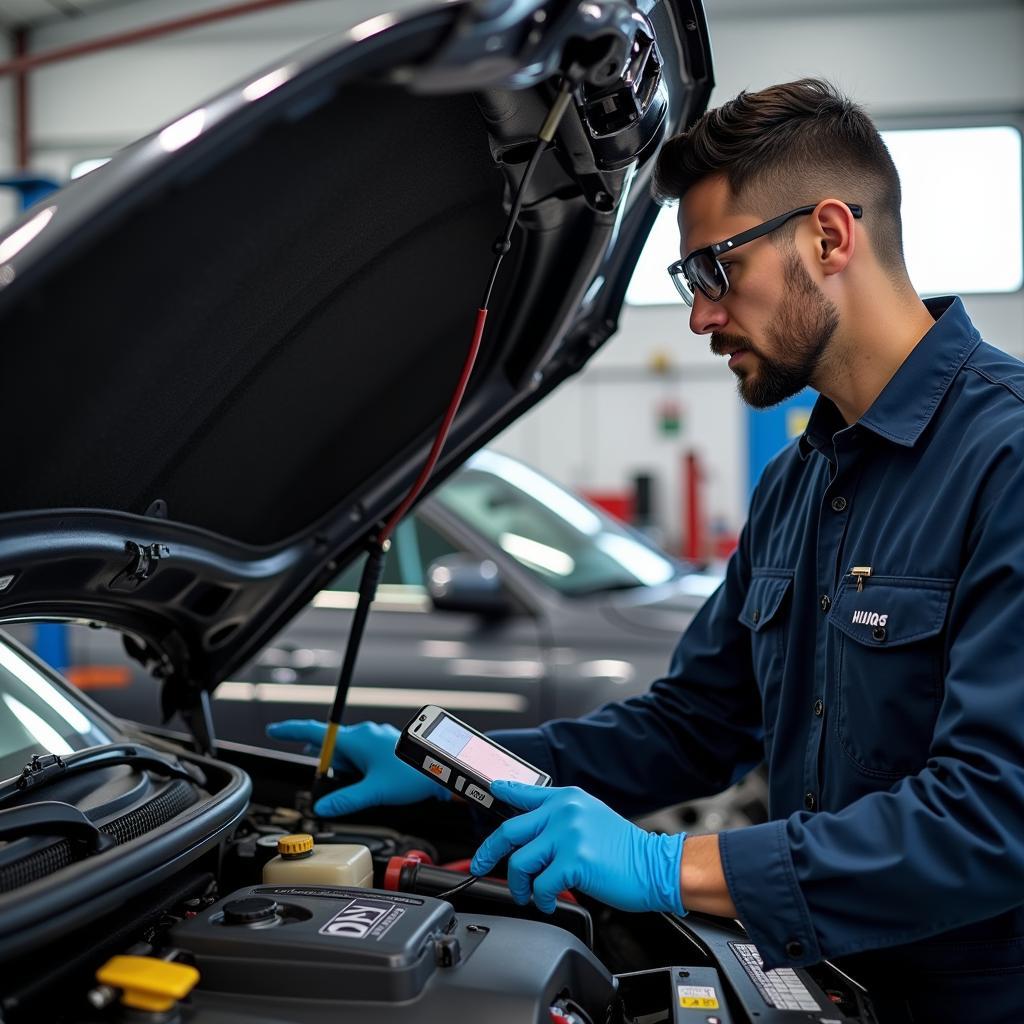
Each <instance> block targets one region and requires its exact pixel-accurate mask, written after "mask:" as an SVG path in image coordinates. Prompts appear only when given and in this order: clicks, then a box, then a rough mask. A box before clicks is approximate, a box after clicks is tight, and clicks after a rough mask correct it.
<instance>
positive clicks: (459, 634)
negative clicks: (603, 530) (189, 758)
mask: <svg viewBox="0 0 1024 1024" xmlns="http://www.w3.org/2000/svg"><path fill="white" fill-rule="evenodd" d="M455 553H463V554H469V555H476V556H478V557H481V558H482V557H486V556H485V555H482V554H481V553H480V552H473V551H467V549H466V547H465V545H464V544H456V543H454V542H453V541H452V540H450V539H449V537H448V536H447V535H445V534H444V533H442V532H441V530H440V529H439V528H438V526H437V524H435V523H432V522H430V521H429V518H428V515H427V514H426V512H425V509H424V508H423V507H421V509H420V510H419V511H417V513H416V514H414V515H413V516H410V517H409V518H408V519H406V520H405V521H404V522H403V523H402V524H401V525H400V526H399V527H398V529H397V531H396V533H395V536H394V537H393V540H392V547H391V550H390V552H389V554H388V559H387V562H386V564H385V569H384V575H383V577H382V580H381V585H380V588H379V590H378V593H377V599H376V600H375V602H374V605H373V609H372V611H371V613H370V617H369V619H368V622H367V627H366V632H365V634H364V637H363V642H362V645H361V648H360V652H359V660H358V662H357V665H356V671H355V678H354V680H353V685H352V688H351V690H350V692H349V696H348V701H347V703H346V712H345V721H346V722H356V721H363V720H373V721H380V722H391V723H392V724H394V725H396V726H402V725H404V724H405V723H406V722H407V721H408V720H409V718H410V717H411V715H412V714H413V712H414V711H416V710H417V709H418V708H419V707H421V706H422V705H423V704H427V703H433V704H440V705H442V706H443V707H446V708H448V709H449V710H450V711H452V712H453V713H454V714H456V715H458V716H459V717H461V718H464V719H465V720H466V721H468V722H469V723H470V724H472V725H474V726H475V727H477V728H479V729H484V730H486V729H494V728H506V727H517V726H524V725H532V724H536V723H538V722H539V721H541V720H542V712H541V704H540V698H541V691H542V682H543V677H544V673H545V659H544V657H543V651H542V647H541V630H540V628H539V627H538V623H537V620H536V618H535V616H534V615H532V614H531V613H530V611H529V610H528V609H526V608H525V607H524V606H523V605H522V602H517V603H516V611H514V612H513V613H512V614H509V615H507V616H503V617H500V618H493V617H492V618H489V617H485V616H482V615H479V614H474V613H471V612H455V611H440V610H438V609H436V608H435V607H434V606H433V604H432V602H431V600H430V596H429V594H428V592H427V588H426V586H425V580H426V572H427V568H428V567H429V565H430V563H431V562H433V561H434V559H436V558H439V557H442V556H445V555H451V554H455ZM361 571H362V559H359V560H357V561H356V562H355V563H354V564H353V565H351V566H350V567H349V568H348V569H347V570H346V571H345V572H343V573H342V574H341V575H340V576H339V577H338V578H337V579H336V580H335V581H334V583H333V584H332V585H331V587H330V588H328V589H326V590H323V591H321V592H320V593H319V594H318V595H317V596H316V597H315V598H314V599H313V601H312V602H311V603H310V605H309V607H307V608H306V610H305V611H303V612H302V613H301V614H300V615H299V616H297V617H296V619H295V620H293V622H292V623H291V624H290V625H289V626H288V627H287V628H286V629H285V630H283V631H282V632H281V633H280V634H279V636H278V637H277V639H276V640H275V641H274V642H273V643H271V644H269V645H268V646H267V647H266V648H264V650H263V651H262V652H261V653H260V655H259V656H258V657H257V658H256V659H255V660H254V661H253V662H252V663H250V664H249V665H248V666H246V668H245V669H244V670H242V671H241V672H239V673H238V674H237V675H236V676H235V677H234V678H233V679H229V680H225V681H224V682H223V683H221V685H220V686H219V687H218V688H217V690H216V692H215V694H214V717H215V721H216V725H217V732H218V735H219V736H221V737H223V738H225V739H236V740H239V741H242V742H252V743H263V742H265V738H264V729H265V726H266V724H267V723H268V722H272V721H277V720H279V719H282V718H292V717H299V718H316V719H323V718H325V717H326V716H327V713H328V711H329V710H330V706H331V703H332V701H333V698H334V690H335V686H336V684H337V679H338V672H339V669H340V666H341V660H342V657H343V655H344V646H345V641H346V638H347V636H348V631H349V628H350V626H351V622H352V617H353V613H354V609H355V606H356V598H357V593H356V590H357V586H358V582H359V575H360V573H361Z"/></svg>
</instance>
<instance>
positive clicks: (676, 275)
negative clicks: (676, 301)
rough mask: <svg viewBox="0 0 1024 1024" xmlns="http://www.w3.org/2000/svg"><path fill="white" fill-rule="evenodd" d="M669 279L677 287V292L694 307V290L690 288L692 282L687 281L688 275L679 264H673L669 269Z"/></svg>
mask: <svg viewBox="0 0 1024 1024" xmlns="http://www.w3.org/2000/svg"><path fill="white" fill-rule="evenodd" d="M668 273H669V277H671V278H672V283H673V284H674V285H675V286H676V291H677V292H679V294H680V295H681V296H682V298H683V302H685V303H686V304H687V305H688V306H692V305H693V289H692V288H691V287H690V282H689V281H688V280H687V279H686V274H685V272H684V271H683V268H682V267H681V266H680V265H679V264H678V263H673V264H672V266H671V267H669V268H668Z"/></svg>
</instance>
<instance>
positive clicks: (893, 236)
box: [652, 78, 906, 277]
mask: <svg viewBox="0 0 1024 1024" xmlns="http://www.w3.org/2000/svg"><path fill="white" fill-rule="evenodd" d="M716 174H721V175H723V176H724V177H725V180H726V182H727V183H728V185H729V190H730V192H731V193H732V197H733V205H734V207H735V208H736V209H737V210H740V211H742V212H744V213H747V212H749V213H754V214H757V215H759V216H761V217H762V218H763V219H765V220H767V219H768V218H769V217H773V216H775V215H776V214H780V213H785V212H786V211H787V210H791V209H794V208H796V207H798V206H804V205H807V204H817V203H819V202H821V200H822V199H826V198H829V197H833V198H836V199H840V200H842V201H843V202H846V203H857V204H859V205H860V206H862V207H863V208H864V217H863V224H864V226H865V228H866V230H867V234H868V237H869V239H870V240H871V246H872V249H873V250H874V252H875V255H876V257H877V259H878V261H879V263H881V264H882V265H883V266H884V267H885V268H886V269H887V270H888V271H889V272H890V273H892V274H895V275H898V276H900V277H903V276H905V275H906V267H905V264H904V259H903V225H902V221H901V219H900V178H899V174H898V172H897V171H896V165H895V164H894V163H893V161H892V157H891V156H890V155H889V150H888V149H887V148H886V146H885V143H884V142H883V141H882V137H881V135H879V133H878V129H877V128H876V127H875V125H874V122H873V121H872V120H871V118H870V117H868V115H867V114H866V113H865V112H864V110H863V108H862V107H860V106H858V105H857V104H856V103H854V102H852V101H851V100H850V99H848V98H847V97H846V96H844V95H843V94H842V93H840V92H839V91H838V90H837V89H836V88H835V86H833V85H831V84H830V83H829V82H825V81H822V80H821V79H817V78H802V79H800V80H799V81H797V82H787V83H785V84H783V85H773V86H771V87H769V88H767V89H762V90H761V91H760V92H741V93H740V94H739V95H738V96H737V97H736V98H735V99H733V100H730V101H729V102H728V103H724V104H723V105H722V106H720V107H717V108H715V109H714V110H708V111H707V112H706V113H704V114H703V115H702V116H701V117H700V118H699V119H698V120H697V121H696V122H695V123H694V124H693V126H692V127H691V128H690V129H689V130H688V131H685V132H683V133H681V134H679V135H676V136H674V137H673V138H671V139H669V140H668V142H666V143H665V145H664V146H663V147H662V150H661V153H660V154H659V155H658V160H657V164H656V166H655V170H654V181H653V186H652V187H653V192H654V196H655V198H656V199H657V200H658V202H660V203H662V204H663V205H668V204H670V203H671V202H673V201H675V200H678V199H682V197H683V196H684V195H685V194H686V193H687V191H688V190H689V189H690V188H692V187H693V186H694V185H695V184H697V182H698V181H701V180H703V179H704V178H707V177H710V176H711V175H716ZM787 229H788V230H787ZM796 229H797V223H796V222H795V221H793V222H791V223H790V224H789V225H787V226H786V227H785V228H783V229H781V230H780V232H779V236H778V237H779V238H780V239H785V238H789V239H792V237H793V234H794V233H795V231H796Z"/></svg>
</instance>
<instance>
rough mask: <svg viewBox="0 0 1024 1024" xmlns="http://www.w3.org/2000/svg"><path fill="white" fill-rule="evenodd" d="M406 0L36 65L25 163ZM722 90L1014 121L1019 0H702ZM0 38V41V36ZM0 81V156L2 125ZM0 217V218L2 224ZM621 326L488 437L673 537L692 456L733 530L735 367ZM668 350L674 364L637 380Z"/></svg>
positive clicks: (150, 14)
mask: <svg viewBox="0 0 1024 1024" xmlns="http://www.w3.org/2000/svg"><path fill="white" fill-rule="evenodd" d="M222 2H223V0H135V2H133V3H132V4H129V5H127V6H126V7H122V8H116V9H113V10H108V11H100V12H96V13H92V14H88V15H86V16H84V17H81V18H76V19H71V20H68V21H65V22H62V23H59V24H55V25H52V26H48V27H46V28H43V29H39V30H37V31H36V32H34V33H33V35H32V38H31V45H32V48H33V49H35V50H48V49H51V48H53V47H55V46H60V45H65V44H67V43H70V42H74V41H76V40H79V39H83V38H95V37H98V36H102V35H106V34H108V33H111V32H115V31H122V30H125V29H129V28H132V27H135V26H138V25H144V24H152V23H154V22H157V21H161V20H166V19H169V18H172V17H178V16H181V15H184V14H188V13H192V12H194V11H199V10H204V9H209V8H211V7H214V6H220V5H221V4H222ZM418 6H420V0H397V2H396V0H310V2H306V3H303V4H299V5H297V6H295V7H290V8H282V9H279V10H276V11H270V12H264V13H262V14H257V15H251V16H248V17H246V18H243V19H239V20H235V21H232V22H230V23H227V24H221V25H216V26H212V27H209V28H203V29H193V30H190V31H187V32H185V33H181V34H179V35H175V36H171V37H168V38H166V39H162V40H158V41H152V42H148V43H143V44H139V45H137V46H133V47H130V48H127V49H124V50H114V51H109V52H106V53H103V54H101V55H95V56H91V57H86V58H81V59H78V60H75V61H72V62H68V63H66V64H63V65H58V66H53V67H48V68H44V69H41V70H39V71H38V72H35V73H34V74H33V75H32V116H31V131H32V136H33V140H34V146H35V166H36V169H39V170H45V171H48V172H50V173H52V174H55V175H63V174H66V172H67V170H68V169H69V167H70V166H71V164H72V163H74V162H75V161H77V160H79V159H83V158H87V157H92V156H100V155H104V154H105V153H109V152H110V151H111V150H112V149H114V148H116V147H118V146H120V145H123V144H124V143H126V142H128V141H130V140H131V139H133V138H135V137H137V136H139V135H142V134H144V133H146V132H148V131H151V130H153V129H154V128H156V127H158V126H159V125H161V124H162V123H164V122H166V121H168V120H170V119H172V118H173V117H174V116H176V115H177V114H179V113H181V112H182V111H184V110H186V109H188V108H189V107H190V106H191V105H193V104H196V103H199V102H201V101H202V100H203V99H205V98H206V97H207V96H209V95H210V94H212V93H215V92H217V91H218V90H219V89H220V88H222V87H223V86H225V85H227V84H229V83H230V82H232V81H235V80H237V79H239V78H241V77H243V76H246V75H248V74H250V73H252V72H253V71H255V70H257V69H258V68H259V67H261V66H263V65H265V64H268V63H270V62H271V61H273V60H274V59H276V58H277V57H279V56H282V55H283V54H285V53H287V52H288V51H290V50H292V49H295V48H297V47H298V46H300V45H302V44H304V43H305V42H307V41H310V40H312V39H315V38H318V37H320V36H322V35H324V34H327V33H328V32H330V31H333V30H336V29H340V28H343V27H346V26H348V25H351V24H355V23H357V22H358V21H360V20H362V19H363V18H365V17H369V16H372V15H373V14H375V13H378V12H379V11H380V10H383V9H392V10H395V9H403V8H409V7H418ZM707 6H708V8H709V13H710V23H711V34H712V40H713V45H714V51H715V66H716V74H717V80H718V86H717V87H716V90H715V93H714V95H713V97H712V104H713V105H714V104H717V103H721V102H724V101H725V100H726V99H728V98H729V97H731V96H732V95H734V94H735V93H736V92H737V91H739V90H740V89H743V88H750V89H753V88H759V87H761V86H764V85H768V84H770V83H772V82H778V81H785V80H787V79H791V78H796V77H800V76H803V75H812V74H814V75H824V76H826V77H829V78H831V79H832V80H834V81H835V82H836V83H837V84H838V85H840V86H841V87H842V88H844V89H846V90H847V91H849V92H850V93H851V95H853V96H854V97H855V98H856V99H858V100H859V101H861V102H863V103H864V104H866V105H867V106H868V108H869V109H870V110H871V112H872V113H873V114H874V115H875V116H876V117H878V118H879V119H881V120H883V121H884V122H885V123H886V124H893V123H902V122H903V121H905V120H906V119H910V120H911V121H912V120H913V119H915V118H921V117H924V116H932V115H940V116H941V115H954V116H962V117H964V118H974V117H978V116H986V115H989V114H1000V115H1004V116H1006V115H1013V116H1015V117H1020V115H1021V112H1022V111H1024V53H1022V47H1024V5H1022V4H1021V3H1019V2H1010V0H972V2H971V3H963V2H959V3H957V2H952V0H890V2H883V0H821V2H818V0H707ZM2 45H3V44H2V43H0V46H2ZM5 88H7V87H6V85H5V84H4V83H3V82H2V81H0V157H2V156H3V146H4V144H5V142H7V141H8V140H9V139H10V138H11V136H12V132H11V130H10V128H9V127H7V126H6V125H5V117H6V116H7V113H6V112H7V111H9V110H10V102H9V101H5V100H4V89H5ZM3 219H4V218H3V211H2V209H0V223H2V221H3ZM967 304H968V307H969V309H970V311H971V313H972V315H974V317H975V318H976V321H977V323H978V325H979V327H980V328H981V330H982V332H983V334H985V336H986V337H987V338H988V339H989V340H991V341H992V342H994V343H995V344H997V345H1000V346H1001V347H1004V348H1007V349H1009V350H1010V351H1013V352H1015V353H1019V354H1022V355H1024V296H1022V295H1021V294H1020V293H1018V294H1014V295H1009V296H972V297H969V298H968V300H967ZM620 327H621V329H620V332H619V335H618V336H617V337H616V338H614V339H613V340H612V341H611V342H610V343H609V345H608V346H606V348H605V350H604V351H602V352H601V353H599V354H598V356H597V357H596V358H595V359H594V360H593V361H592V363H591V365H590V367H588V370H587V371H586V372H585V373H584V374H583V375H582V376H580V377H577V378H575V379H573V380H571V381H569V382H567V383H566V384H565V385H564V386H563V388H562V389H561V390H560V391H559V392H558V393H557V394H556V395H554V396H552V397H551V398H550V399H549V400H548V401H547V402H545V403H544V404H543V405H542V406H540V407H539V408H538V409H537V410H535V411H534V412H533V413H531V414H530V415H529V416H527V417H525V418H524V420H523V421H522V422H520V423H519V424H516V425H514V426H513V427H512V428H511V429H510V430H509V431H507V432H506V434H505V435H504V436H503V437H502V438H501V439H500V440H499V442H498V443H499V446H500V447H502V448H504V449H505V450H507V451H510V452H512V453H517V454H521V455H523V456H525V457H526V458H528V459H530V461H532V462H534V463H535V464H537V465H538V466H539V467H541V468H543V469H545V470H547V471H548V472H550V473H552V475H554V476H556V477H558V478H560V479H563V480H565V481H567V482H569V483H572V484H575V485H578V486H582V487H586V488H594V489H603V488H614V487H623V486H625V485H626V484H627V482H628V480H629V479H630V478H631V476H632V475H633V474H634V473H635V472H637V471H653V472H655V473H656V474H657V476H658V478H659V487H658V490H657V494H656V497H657V499H658V508H659V512H660V518H661V521H662V524H663V526H664V527H665V532H666V534H667V535H668V538H669V540H670V541H675V540H676V538H677V535H678V532H679V530H678V524H679V521H680V515H681V501H680V492H681V481H680V473H679V466H680V463H681V459H682V454H683V452H684V451H685V450H686V449H690V448H692V449H694V450H696V451H697V452H698V454H699V455H700V456H701V457H702V459H703V461H704V463H705V466H706V468H707V480H706V507H707V511H708V512H709V514H711V515H718V516H722V517H724V518H725V519H726V520H727V522H728V525H729V527H730V528H732V529H737V528H738V527H739V525H740V524H741V522H742V519H743V517H744V513H745V505H746V494H747V482H746V479H747V471H746V443H745V433H746V420H745V411H744V409H743V407H742V405H741V403H740V402H739V399H738V398H737V397H736V395H735V390H734V386H733V381H732V375H731V374H730V373H729V371H728V370H727V369H726V368H725V366H724V364H723V362H722V361H720V360H716V359H714V358H713V357H712V356H710V354H709V352H708V347H707V341H706V339H702V338H697V337H694V336H693V335H691V334H690V332H689V330H688V328H687V324H686V317H685V315H684V312H683V309H682V307H640V308H627V309H626V310H624V311H623V314H622V318H621V325H620ZM664 355H667V356H668V357H669V360H670V362H671V364H672V366H671V372H670V373H668V374H663V375H656V374H653V373H651V372H649V369H648V368H649V366H650V363H651V361H652V359H653V358H654V357H655V356H664ZM667 397H672V398H675V399H677V400H678V401H679V402H680V403H681V405H682V407H683V411H684V426H683V430H682V433H681V434H680V435H679V436H678V437H676V438H666V437H664V436H663V435H661V434H660V433H659V432H658V430H657V420H656V414H657V407H658V404H659V403H660V402H662V401H663V400H664V399H665V398H667Z"/></svg>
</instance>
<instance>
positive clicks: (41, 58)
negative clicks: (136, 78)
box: [0, 0, 304, 76]
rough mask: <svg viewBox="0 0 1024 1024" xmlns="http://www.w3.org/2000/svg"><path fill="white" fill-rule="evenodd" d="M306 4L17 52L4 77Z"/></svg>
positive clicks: (259, 3)
mask: <svg viewBox="0 0 1024 1024" xmlns="http://www.w3.org/2000/svg"><path fill="white" fill-rule="evenodd" d="M303 2H304V0H246V2H245V3H240V4H234V5H232V6H231V7H217V8H215V9H214V10H212V11H204V12H202V13H201V14H190V15H188V16H187V17H184V18H175V19H173V20H171V21H161V22H158V23H157V24H156V25H146V26H144V27H143V28H135V29H130V30H129V31H127V32H118V33H116V34H115V35H111V36H102V37H101V38H99V39H88V40H86V41H85V42H81V43H72V44H71V45H70V46H60V47H58V48H57V49H55V50H48V51H46V52H45V53H17V52H16V54H15V57H14V59H13V60H9V61H5V62H4V63H2V64H0V76H2V75H24V73H25V72H26V71H32V70H33V69H35V68H39V67H43V66H44V65H46V64H56V63H58V62H60V61H65V60H71V59H72V58H73V57H84V56H85V55H86V54H89V53H99V52H101V51H103V50H112V49H115V48H116V47H119V46H131V45H133V44H134V43H141V42H145V41H146V40H147V39H157V38H159V37H160V36H166V35H170V34H171V33H173V32H181V31H183V30H184V29H188V28H197V27H198V26H200V25H210V24H212V23H213V22H216V21H227V20H229V19H230V18H239V17H241V16H242V15H244V14H255V13H257V12H258V11H265V10H268V9H269V8H271V7H287V6H289V5H291V4H297V3H303Z"/></svg>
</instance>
